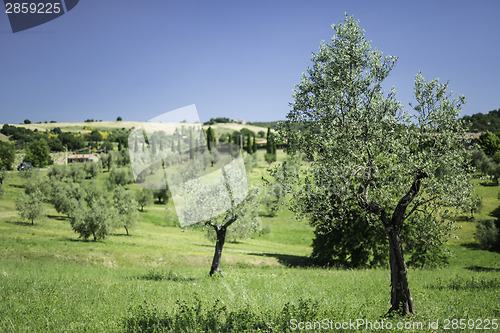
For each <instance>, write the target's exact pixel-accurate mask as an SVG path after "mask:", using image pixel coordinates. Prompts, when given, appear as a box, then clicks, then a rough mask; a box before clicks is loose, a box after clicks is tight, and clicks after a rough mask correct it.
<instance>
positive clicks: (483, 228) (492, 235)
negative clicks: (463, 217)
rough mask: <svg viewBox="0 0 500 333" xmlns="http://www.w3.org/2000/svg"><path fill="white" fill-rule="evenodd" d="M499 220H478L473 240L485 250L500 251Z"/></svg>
mask: <svg viewBox="0 0 500 333" xmlns="http://www.w3.org/2000/svg"><path fill="white" fill-rule="evenodd" d="M499 221H500V220H498V219H487V220H479V221H478V224H477V227H476V233H475V234H474V238H475V239H476V240H477V241H478V242H479V244H480V246H481V248H483V249H485V250H493V251H500V233H499V230H500V222H499Z"/></svg>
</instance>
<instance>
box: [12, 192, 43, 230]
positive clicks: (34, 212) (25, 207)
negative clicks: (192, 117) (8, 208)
mask: <svg viewBox="0 0 500 333" xmlns="http://www.w3.org/2000/svg"><path fill="white" fill-rule="evenodd" d="M16 209H17V211H18V212H19V215H20V216H21V217H22V218H23V219H26V220H29V221H31V224H35V222H34V221H35V220H36V219H38V218H40V217H42V216H43V214H44V212H45V209H44V208H43V194H42V191H41V190H40V189H38V188H35V189H34V190H33V191H32V192H31V193H29V194H24V195H22V196H21V197H20V198H19V199H18V200H17V201H16Z"/></svg>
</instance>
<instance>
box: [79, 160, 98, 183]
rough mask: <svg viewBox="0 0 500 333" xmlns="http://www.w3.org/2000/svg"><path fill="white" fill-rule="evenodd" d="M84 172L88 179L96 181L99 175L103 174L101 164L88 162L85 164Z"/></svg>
mask: <svg viewBox="0 0 500 333" xmlns="http://www.w3.org/2000/svg"><path fill="white" fill-rule="evenodd" d="M83 166H84V170H85V173H86V174H87V177H86V178H90V179H94V178H96V177H97V175H98V174H99V173H101V172H102V167H101V162H100V161H99V162H87V163H84V165H83Z"/></svg>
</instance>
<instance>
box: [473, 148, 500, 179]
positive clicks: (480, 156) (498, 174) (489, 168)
mask: <svg viewBox="0 0 500 333" xmlns="http://www.w3.org/2000/svg"><path fill="white" fill-rule="evenodd" d="M471 160H472V165H473V166H474V167H475V168H476V170H477V171H479V172H481V173H482V174H483V175H485V176H488V177H490V178H491V179H492V180H493V182H494V183H495V184H498V179H499V178H500V164H499V163H497V162H495V160H494V158H491V157H489V156H487V155H486V154H485V153H484V151H483V150H481V149H475V150H473V151H472V152H471Z"/></svg>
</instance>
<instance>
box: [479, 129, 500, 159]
mask: <svg viewBox="0 0 500 333" xmlns="http://www.w3.org/2000/svg"><path fill="white" fill-rule="evenodd" d="M478 141H479V145H480V146H481V148H482V149H483V150H484V152H485V153H486V155H488V156H493V155H494V154H495V153H496V152H497V151H498V150H499V149H500V138H498V136H496V135H495V134H493V133H491V132H490V131H486V132H483V133H482V134H481V136H480V137H479V140H478Z"/></svg>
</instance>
